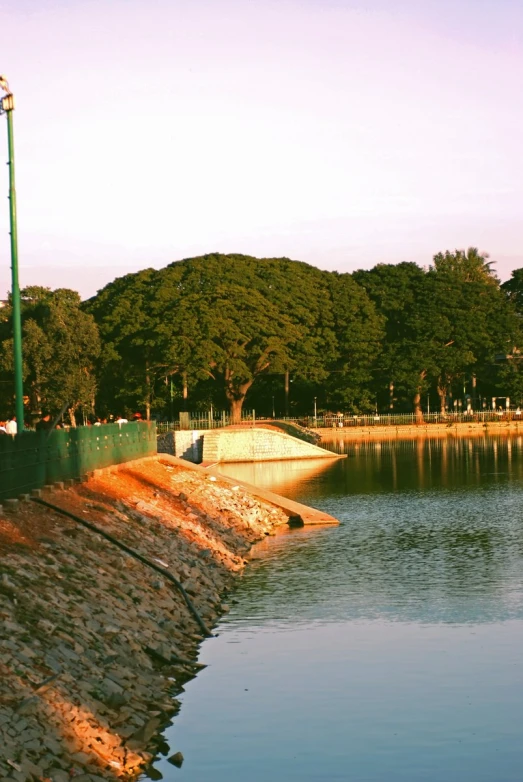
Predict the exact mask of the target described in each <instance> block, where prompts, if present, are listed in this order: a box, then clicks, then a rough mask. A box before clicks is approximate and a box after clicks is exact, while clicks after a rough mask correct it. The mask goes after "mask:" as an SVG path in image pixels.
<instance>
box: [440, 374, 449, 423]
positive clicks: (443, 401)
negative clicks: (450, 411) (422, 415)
mask: <svg viewBox="0 0 523 782" xmlns="http://www.w3.org/2000/svg"><path fill="white" fill-rule="evenodd" d="M447 391H448V386H447V384H446V383H444V382H443V381H442V380H441V378H440V380H439V381H438V396H439V410H440V413H441V415H445V413H446V412H447Z"/></svg>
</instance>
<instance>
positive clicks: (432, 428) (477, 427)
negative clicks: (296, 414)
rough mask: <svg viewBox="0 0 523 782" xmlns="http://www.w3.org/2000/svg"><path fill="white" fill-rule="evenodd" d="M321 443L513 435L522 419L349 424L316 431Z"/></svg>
mask: <svg viewBox="0 0 523 782" xmlns="http://www.w3.org/2000/svg"><path fill="white" fill-rule="evenodd" d="M315 431H316V432H317V433H318V434H319V435H320V436H321V441H320V442H321V443H328V442H332V440H392V439H394V440H412V439H416V438H418V437H476V436H477V437H481V436H485V435H493V434H495V435H505V434H506V435H513V434H521V433H522V432H523V422H521V421H489V422H488V423H481V422H474V421H472V422H470V423H465V422H463V423H457V424H456V423H447V424H445V423H439V424H425V423H420V424H402V425H398V426H380V425H376V426H347V427H341V428H340V427H329V428H320V427H318V429H316V430H315Z"/></svg>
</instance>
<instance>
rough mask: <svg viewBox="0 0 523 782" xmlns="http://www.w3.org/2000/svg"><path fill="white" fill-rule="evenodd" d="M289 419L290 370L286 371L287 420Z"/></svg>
mask: <svg viewBox="0 0 523 782" xmlns="http://www.w3.org/2000/svg"><path fill="white" fill-rule="evenodd" d="M288 417H289V370H288V369H287V370H286V371H285V418H288Z"/></svg>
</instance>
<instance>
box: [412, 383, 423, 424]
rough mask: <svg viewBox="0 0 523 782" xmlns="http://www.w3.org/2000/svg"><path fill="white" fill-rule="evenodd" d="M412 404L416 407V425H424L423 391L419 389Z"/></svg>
mask: <svg viewBox="0 0 523 782" xmlns="http://www.w3.org/2000/svg"><path fill="white" fill-rule="evenodd" d="M412 404H413V406H414V415H415V416H416V423H417V424H422V423H423V410H422V409H421V391H420V390H419V389H418V391H416V393H415V394H414V397H413V399H412Z"/></svg>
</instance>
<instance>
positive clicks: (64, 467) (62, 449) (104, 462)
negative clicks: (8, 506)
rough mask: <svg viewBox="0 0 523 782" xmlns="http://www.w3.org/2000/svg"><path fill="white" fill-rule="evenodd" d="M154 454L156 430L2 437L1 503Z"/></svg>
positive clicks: (128, 427) (84, 429) (140, 426)
mask: <svg viewBox="0 0 523 782" xmlns="http://www.w3.org/2000/svg"><path fill="white" fill-rule="evenodd" d="M155 453H156V426H155V424H154V423H147V422H145V421H144V422H137V423H128V424H122V425H121V426H120V425H118V424H107V425H102V426H80V427H78V428H76V429H69V430H65V429H55V430H53V431H52V432H21V433H20V434H19V435H17V436H16V437H10V436H9V435H3V436H1V437H0V501H1V500H4V499H7V498H9V497H18V496H19V495H20V494H25V493H27V492H30V491H31V489H39V488H41V487H42V486H45V485H46V484H49V483H54V482H55V481H65V480H66V479H67V478H81V477H82V476H83V475H85V474H86V473H88V472H90V471H91V470H96V469H98V468H100V467H109V466H110V465H112V464H121V463H122V462H128V461H130V460H131V459H140V458H141V457H142V456H151V455H152V454H155Z"/></svg>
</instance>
